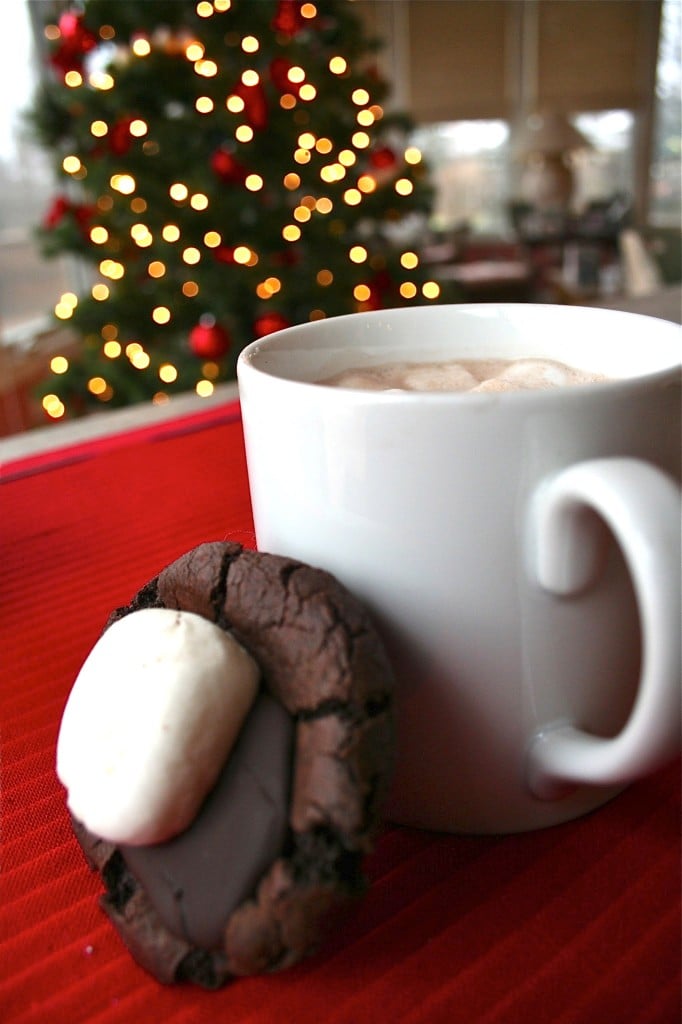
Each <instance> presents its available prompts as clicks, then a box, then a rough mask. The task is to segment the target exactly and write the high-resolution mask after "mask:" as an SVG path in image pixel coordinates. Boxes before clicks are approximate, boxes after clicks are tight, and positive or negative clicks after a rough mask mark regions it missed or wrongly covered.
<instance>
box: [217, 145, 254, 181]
mask: <svg viewBox="0 0 682 1024" xmlns="http://www.w3.org/2000/svg"><path fill="white" fill-rule="evenodd" d="M211 168H212V170H213V172H214V173H215V174H217V175H218V177H219V178H220V179H221V181H234V182H237V183H239V184H241V183H243V182H244V180H245V178H246V168H245V167H243V166H242V165H241V164H240V163H239V161H238V160H237V158H236V157H235V156H234V155H233V154H232V153H230V151H229V150H227V149H223V148H222V147H221V148H220V149H216V151H215V153H214V154H213V156H212V157H211Z"/></svg>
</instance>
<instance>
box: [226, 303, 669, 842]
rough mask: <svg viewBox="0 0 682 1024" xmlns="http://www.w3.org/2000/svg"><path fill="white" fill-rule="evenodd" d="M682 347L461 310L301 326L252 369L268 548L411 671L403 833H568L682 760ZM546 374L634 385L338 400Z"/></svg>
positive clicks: (651, 332)
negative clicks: (342, 591)
mask: <svg viewBox="0 0 682 1024" xmlns="http://www.w3.org/2000/svg"><path fill="white" fill-rule="evenodd" d="M680 340H681V338H680V330H679V328H678V327H677V326H676V325H674V324H672V323H668V322H665V321H662V320H657V319H654V318H650V317H643V316H638V315H634V314H628V313H620V312H615V311H611V310H599V309H588V308H580V307H561V306H541V305H536V306H533V305H521V304H519V305H492V304H490V305H489V304H479V305H456V306H447V305H442V306H430V307H416V308H407V309H393V310H385V311H377V312H371V313H358V314H352V315H350V316H343V317H337V318H330V319H328V320H322V321H318V322H316V323H310V324H305V325H301V326H298V327H291V328H288V329H286V330H283V331H280V332H278V333H276V334H272V335H270V336H268V337H266V338H265V339H262V340H260V341H257V342H254V343H253V344H251V345H250V346H248V347H247V348H246V349H245V350H244V352H243V353H242V355H241V357H240V359H239V365H238V377H239V388H240V397H241V404H242V413H243V422H244V435H245V440H246V451H247V460H248V472H249V481H250V490H251V497H252V505H253V514H254V522H255V530H256V539H257V544H258V547H259V548H260V549H261V550H266V551H271V552H275V553H279V554H284V555H289V556H292V557H295V558H298V559H301V560H303V561H305V562H308V563H310V564H313V565H316V566H321V567H323V568H325V569H327V570H329V571H330V572H332V573H334V574H335V575H336V576H337V577H338V579H339V580H341V581H342V582H343V583H344V584H345V585H346V586H347V587H348V588H349V589H350V590H352V591H353V592H354V593H355V594H356V595H357V596H358V597H359V598H360V599H361V600H363V601H364V602H365V604H366V606H367V607H368V609H369V610H370V612H371V613H372V614H373V615H374V617H375V620H376V622H377V625H378V626H379V628H380V630H381V632H382V633H383V636H384V638H385V641H386V645H387V649H388V652H389V655H390V657H391V658H392V661H393V664H394V668H395V671H396V680H397V693H396V720H397V764H396V770H395V778H394V781H393V786H392V791H391V795H390V798H389V801H388V805H387V808H386V815H387V817H388V818H389V819H391V820H393V821H396V822H400V823H403V824H407V825H414V826H420V827H424V828H432V829H441V830H448V831H458V832H459V831H461V832H478V833H490V832H514V831H522V830H526V829H531V828H539V827H543V826H547V825H552V824H555V823H558V822H561V821H565V820H568V819H570V818H573V817H576V816H578V815H580V814H584V813H586V812H587V811H589V810H591V809H593V808H595V807H597V806H598V805H599V804H601V803H603V802H604V801H606V800H607V799H609V798H610V797H612V796H613V795H615V793H617V792H618V791H619V790H621V789H622V788H623V787H624V786H625V785H626V784H628V783H629V782H631V781H632V780H634V779H636V778H638V777H640V776H642V775H644V774H646V773H648V772H651V771H653V770H655V769H656V768H657V767H659V766H661V765H662V764H663V763H665V762H666V761H667V760H668V759H670V758H672V757H674V756H675V754H676V753H677V751H678V750H679V730H680V719H679V707H680V679H679V672H680V491H679V480H680V405H681V395H680V380H681V378H680ZM529 356H531V357H532V356H538V357H548V358H552V359H557V360H561V361H563V362H566V363H569V364H571V365H573V366H576V367H580V368H582V369H586V370H590V371H595V372H597V373H600V374H605V375H606V376H607V377H609V378H614V379H612V380H609V381H607V382H605V383H592V384H587V385H582V386H578V387H562V388H557V389H553V390H547V391H523V392H515V393H506V394H461V393H459V394H458V393H437V392H421V393H415V392H390V391H384V392H381V391H362V390H357V389H353V388H343V387H341V388H330V387H328V386H325V385H322V384H320V383H318V382H319V381H320V380H321V379H323V378H326V377H328V376H330V375H331V374H333V373H335V372H338V371H339V370H342V369H346V368H349V367H356V366H359V365H363V366H367V365H373V364H381V363H386V362H390V361H393V360H412V361H424V360H431V359H433V360H441V359H452V358H487V357H497V358H505V359H514V358H519V357H529Z"/></svg>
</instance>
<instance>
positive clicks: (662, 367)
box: [237, 302, 682, 403]
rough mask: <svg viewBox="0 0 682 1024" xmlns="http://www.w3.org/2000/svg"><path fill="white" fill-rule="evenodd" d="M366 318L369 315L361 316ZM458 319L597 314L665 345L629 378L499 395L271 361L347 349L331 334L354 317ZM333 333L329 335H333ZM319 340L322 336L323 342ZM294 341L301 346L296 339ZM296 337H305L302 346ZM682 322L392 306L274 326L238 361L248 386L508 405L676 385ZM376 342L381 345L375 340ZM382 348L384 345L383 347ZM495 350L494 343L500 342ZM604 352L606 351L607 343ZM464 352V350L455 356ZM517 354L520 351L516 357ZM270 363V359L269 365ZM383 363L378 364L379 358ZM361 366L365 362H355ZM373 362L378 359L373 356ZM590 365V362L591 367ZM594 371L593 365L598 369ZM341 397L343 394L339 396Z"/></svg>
mask: <svg viewBox="0 0 682 1024" xmlns="http://www.w3.org/2000/svg"><path fill="white" fill-rule="evenodd" d="M360 317H362V321H360V320H359V318H360ZM432 317H433V318H436V317H439V318H441V319H442V318H443V317H446V318H452V319H453V320H456V319H460V318H462V319H467V320H469V321H470V322H472V320H476V321H481V320H485V318H491V317H492V318H493V319H494V320H495V321H496V322H497V323H501V322H504V321H506V322H507V323H508V324H510V325H511V326H512V328H514V327H515V326H518V323H519V322H523V321H524V320H528V321H529V323H534V324H535V325H536V326H537V324H538V323H540V322H541V321H542V319H543V318H547V317H549V318H551V319H556V320H557V323H559V322H561V323H562V325H564V324H565V322H566V320H567V319H572V320H574V321H576V323H580V322H582V323H583V324H584V323H585V321H587V320H592V321H595V322H596V323H598V322H599V321H600V320H601V321H602V323H603V324H608V325H610V327H611V328H614V327H616V326H617V325H618V323H620V324H627V325H629V327H630V329H632V328H633V327H635V326H638V327H641V328H642V329H646V330H647V331H648V332H651V331H653V332H656V334H657V337H658V338H659V339H660V340H661V344H660V345H659V347H658V349H653V347H652V345H651V343H650V340H649V339H647V342H648V344H647V353H648V352H652V351H653V354H654V355H656V353H657V354H658V357H657V358H655V359H654V358H652V362H653V364H654V365H652V366H651V367H650V368H649V369H645V370H638V371H635V372H626V373H625V374H623V375H622V376H609V375H608V374H607V375H606V376H607V379H606V380H604V381H595V382H589V383H585V384H571V385H570V386H569V387H558V388H549V389H527V390H519V391H509V392H505V393H503V394H499V393H498V394H491V393H477V394H472V393H469V392H461V391H427V390H423V391H417V390H415V391H407V390H403V391H401V390H395V391H389V390H384V391H381V390H374V389H365V388H358V387H348V386H346V385H344V386H342V387H332V386H330V385H328V384H326V383H324V382H323V378H320V377H314V378H306V377H305V376H301V374H300V370H299V372H298V373H295V372H294V373H286V372H283V371H282V368H281V367H276V366H273V365H267V360H268V357H269V356H271V355H272V354H273V353H283V354H285V355H286V354H287V353H290V354H292V355H294V354H297V355H299V356H300V355H301V354H302V353H306V352H316V353H318V354H323V353H325V351H327V352H329V351H334V352H338V351H340V350H341V349H342V348H343V346H342V345H337V346H329V340H330V336H332V335H334V334H336V333H338V332H343V330H344V329H345V328H346V327H347V326H348V325H349V324H350V323H351V321H352V324H353V330H355V329H356V328H357V326H358V325H359V324H360V323H362V326H363V327H365V328H366V331H367V332H368V333H371V332H374V331H376V329H377V328H380V327H383V328H385V329H386V330H391V328H392V327H393V326H395V325H396V324H402V325H403V326H404V324H405V323H406V322H409V320H411V319H415V320H416V321H417V322H419V321H421V320H427V319H429V318H432ZM325 338H326V340H325ZM318 339H319V340H318ZM292 342H293V344H292ZM296 342H299V343H298V344H296ZM681 342H682V326H681V325H678V324H676V323H675V322H674V321H670V320H663V319H661V318H659V317H653V316H650V315H647V314H642V313H634V312H630V311H626V310H618V309H604V308H601V307H592V306H560V305H557V304H554V303H485V302H483V303H440V304H436V305H433V306H400V307H391V308H388V309H382V310H370V311H365V312H362V313H345V314H341V315H339V316H334V317H328V318H326V319H324V320H316V321H310V322H305V323H300V324H294V325H291V326H289V327H286V328H282V329H281V330H279V331H275V332H272V333H271V334H268V335H265V336H264V337H263V338H258V339H255V340H254V341H252V342H250V343H249V344H248V345H246V346H245V348H244V349H242V351H241V353H240V354H239V357H238V360H237V377H238V380H239V382H240V384H241V383H242V382H243V381H244V379H245V378H246V377H247V376H251V375H256V377H258V378H263V379H269V380H271V381H272V382H273V384H274V383H275V382H277V384H278V385H287V386H291V387H296V388H304V389H305V390H306V391H308V390H309V389H311V390H314V391H317V392H324V393H325V394H326V396H327V400H333V399H332V397H331V396H332V395H337V396H338V395H340V396H343V397H345V398H346V399H348V396H350V395H354V396H356V398H357V397H358V396H360V397H363V398H364V399H365V400H370V399H371V400H373V401H377V400H379V401H383V402H385V401H408V402H409V401H429V402H433V401H447V402H452V401H453V400H457V401H461V400H465V401H466V402H468V403H471V402H472V401H476V400H478V401H481V400H485V401H495V402H497V401H500V400H504V401H505V403H506V402H508V401H514V402H518V401H521V400H535V401H537V400H538V399H541V398H546V397H548V396H552V395H554V396H555V395H556V394H557V392H559V393H561V394H563V395H565V394H566V393H567V392H569V393H570V394H576V393H577V394H584V393H585V392H586V391H587V392H589V393H590V394H592V393H602V392H603V391H604V390H607V391H613V390H614V389H618V390H620V389H622V388H623V387H626V388H628V389H629V388H630V387H632V386H633V385H634V386H640V385H642V384H643V383H646V384H652V383H656V382H658V381H659V380H660V381H663V382H666V383H668V382H669V381H674V379H675V377H676V376H677V375H680V374H681V373H682V345H681V344H680V343H681ZM508 343H509V342H508V341H507V344H508ZM375 344H376V343H375ZM358 347H359V346H358V345H357V343H355V342H354V344H353V345H350V346H348V351H350V352H352V351H354V350H357V349H358ZM376 347H377V353H379V349H380V347H383V344H382V346H379V345H377V346H376ZM493 348H494V346H493ZM602 351H603V349H602ZM439 358H442V356H440V357H439V356H438V355H430V356H429V355H424V358H423V359H417V360H415V361H420V362H421V361H423V362H428V361H437V360H438V359H439ZM455 358H456V356H455ZM461 358H463V359H467V358H491V359H494V358H500V359H505V358H510V354H509V352H504V351H499V352H494V351H486V352H485V353H481V354H478V355H477V354H476V353H475V352H465V353H463V354H462V355H461ZM512 358H513V357H512ZM520 358H547V359H551V358H555V359H561V361H563V362H566V363H567V364H568V365H573V366H580V365H581V364H580V360H578V359H576V358H575V357H573V361H572V360H571V354H570V353H564V354H563V355H559V354H553V355H549V354H548V353H546V352H542V353H541V352H538V353H537V355H536V356H533V355H531V354H530V353H526V354H525V355H524V356H522V357H520ZM380 361H381V362H384V363H386V362H389V361H396V362H397V361H400V356H399V355H397V354H396V351H395V349H394V352H393V353H392V355H391V357H390V358H389V359H386V357H385V356H384V357H383V359H381V360H376V362H380ZM264 362H265V365H263V363H264ZM375 364H376V363H375ZM351 365H352V364H347V366H346V367H343V368H348V369H350V368H351ZM355 365H357V363H356V364H355ZM367 365H372V363H371V361H370V362H368V363H367ZM582 368H583V369H587V368H588V367H585V366H583V367H582ZM591 368H592V369H593V367H591ZM337 400H338V399H337Z"/></svg>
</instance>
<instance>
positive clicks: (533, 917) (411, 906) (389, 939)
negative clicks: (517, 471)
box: [0, 404, 680, 1024]
mask: <svg viewBox="0 0 682 1024" xmlns="http://www.w3.org/2000/svg"><path fill="white" fill-rule="evenodd" d="M223 538H231V539H236V540H239V541H241V542H242V543H245V544H248V545H252V544H253V533H252V523H251V513H250V505H249V499H248V490H247V480H246V470H245V464H244V453H243V448H242V434H241V424H240V420H239V409H238V406H237V405H236V404H230V405H226V406H224V407H221V408H217V409H213V410H211V411H209V412H204V413H202V414H200V415H196V416H188V417H185V418H183V419H180V420H177V421H173V422H171V423H166V424H165V425H162V426H157V427H154V428H150V429H146V430H138V431H134V432H130V433H127V434H123V435H120V436H116V437H113V438H110V439H108V440H105V441H97V442H92V443H90V444H83V445H80V446H77V447H73V448H69V449H62V450H58V451H56V452H54V453H52V454H49V455H46V456H42V457H34V458H30V459H25V460H23V461H18V462H14V463H11V464H9V465H6V466H4V467H3V468H2V473H1V475H0V558H1V562H0V565H1V572H0V659H1V662H2V682H1V685H0V736H1V741H2V747H1V755H2V756H1V768H2V777H1V786H2V788H1V795H2V823H1V824H2V830H1V833H0V835H1V841H2V847H1V854H0V856H1V862H0V863H1V873H0V885H1V887H2V892H1V894H0V940H1V954H0V956H1V958H0V1020H2V1021H3V1022H4V1024H18V1022H26V1024H28V1022H29V1021H30V1022H36V1024H38V1022H40V1024H44V1022H50V1024H78V1022H80V1021H87V1022H88V1024H137V1022H138V1021H139V1022H145V1024H147V1022H151V1021H161V1020H162V1021H164V1022H166V1024H181V1022H182V1024H189V1022H196V1021H209V1020H210V1021H219V1022H228V1024H246V1022H248V1024H272V1022H277V1024H279V1022H290V1021H291V1022H295V1024H308V1022H310V1024H319V1022H321V1021H324V1022H335V1024H363V1022H368V1024H370V1022H371V1024H383V1022H384V1021H391V1022H393V1021H401V1022H405V1024H408V1022H409V1024H441V1022H442V1024H445V1022H447V1024H452V1022H455V1024H456V1022H460V1021H461V1022H466V1024H479V1022H493V1021H495V1022H504V1024H513V1022H519V1024H542V1022H547V1024H550V1022H551V1024H559V1022H563V1024H569V1022H570V1024H577V1022H583V1024H602V1022H604V1021H608V1022H610V1024H618V1022H623V1024H625V1022H627V1024H633V1022H642V1024H643V1022H649V1024H654V1022H657V1024H673V1022H674V1024H677V1022H678V1021H679V1019H680V839H679V817H680V816H679V810H680V789H679V766H678V765H674V766H672V767H671V768H669V769H667V770H666V771H664V772H661V773H659V774H658V775H656V776H654V777H652V778H651V779H648V780H646V781H644V782H641V783H639V784H637V785H634V786H632V787H631V788H630V789H629V790H627V791H626V792H625V793H623V794H621V796H619V797H618V798H617V799H616V800H614V801H613V802H611V803H610V804H609V805H608V806H606V807H604V808H602V809H601V810H600V811H598V812H596V813H595V814H593V815H591V816H589V817H586V818H583V819H582V820H580V821H577V822H573V823H571V824H568V825H562V826H560V827H557V828H553V829H549V830H546V831H543V832H537V833H532V834H527V835H519V836H508V837H499V838H498V837H486V838H467V837H461V836H446V835H437V834H430V833H423V832H419V831H416V830H410V829H401V828H394V827H390V826H387V827H386V828H385V830H384V832H383V833H382V835H381V836H380V838H379V841H378V844H377V848H376V851H375V852H374V854H373V855H372V856H371V857H370V858H369V861H368V864H367V872H368V876H369V879H370V883H371V884H370V888H369V892H368V894H367V896H366V898H365V899H364V900H363V901H362V902H361V904H360V905H359V906H358V909H357V912H356V914H355V915H354V917H353V918H352V920H351V921H350V923H349V924H348V925H347V927H346V928H345V930H344V931H343V933H340V934H338V935H336V936H335V937H334V938H333V940H332V941H331V942H330V943H329V944H328V945H327V946H326V947H325V948H324V949H323V950H322V951H321V952H320V953H319V954H318V955H317V956H316V957H315V958H314V959H312V960H310V961H308V962H307V963H305V964H303V965H301V966H299V967H296V968H294V969H292V970H290V971H289V972H285V973H283V974H279V975H273V976H270V977H266V978H254V979H244V980H240V981H238V982H235V983H234V984H232V985H231V986H229V987H227V988H226V989H224V990H222V991H220V992H218V993H206V992H203V991H200V990H196V989H190V988H163V987H162V986H160V985H157V984H156V982H154V981H153V980H151V979H150V978H149V977H147V975H145V974H144V973H143V972H142V971H141V970H140V969H139V968H138V967H136V965H135V964H134V963H133V962H132V961H131V960H130V958H129V957H128V955H127V953H126V952H125V950H124V949H123V947H122V946H121V943H120V941H119V939H118V937H117V935H116V934H115V933H114V931H113V930H112V929H111V927H110V926H109V924H108V921H107V920H106V918H105V917H104V915H103V914H102V912H101V911H100V910H99V908H98V905H97V897H98V893H99V891H100V884H99V881H98V879H97V878H96V877H94V876H93V875H91V874H90V872H89V870H88V869H87V867H86V866H85V863H84V861H83V858H82V856H81V854H80V850H79V848H78V847H77V845H76V842H75V840H74V839H73V837H72V835H71V832H70V827H69V824H68V820H67V815H66V812H65V808H64V799H63V793H62V790H61V787H60V785H59V783H58V782H57V779H56V777H55V773H54V748H55V739H56V735H57V730H58V726H59V720H60V715H61V711H62V708H63V705H64V702H65V699H66V696H67V694H68V691H69V689H70V686H71V684H72V682H73V679H74V677H75V674H76V672H77V670H78V668H79V667H80V664H81V662H82V660H83V659H84V657H85V655H86V654H87V652H88V650H89V649H90V647H91V645H92V644H93V643H94V641H95V640H96V638H97V636H98V635H99V632H100V630H101V627H102V625H103V623H104V621H105V619H106V617H107V615H108V613H109V611H110V609H111V608H113V607H114V606H116V605H118V604H121V603H125V602H126V601H127V600H128V599H129V597H130V596H131V594H132V593H133V592H134V591H135V590H137V588H138V587H139V586H140V585H141V583H143V582H144V581H146V580H147V579H148V578H150V577H151V576H153V575H155V574H156V572H157V571H158V570H159V569H160V568H161V567H162V566H163V565H165V564H166V563H168V562H169V561H171V560H172V559H174V558H175V557H177V556H178V555H179V554H181V553H182V552H183V551H184V550H186V549H187V548H190V547H192V546H194V545H195V544H197V543H199V542H200V541H203V540H207V539H223Z"/></svg>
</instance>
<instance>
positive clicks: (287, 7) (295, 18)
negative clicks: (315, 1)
mask: <svg viewBox="0 0 682 1024" xmlns="http://www.w3.org/2000/svg"><path fill="white" fill-rule="evenodd" d="M305 21H306V19H305V18H304V17H303V15H302V14H301V0H279V3H278V4H277V11H276V12H275V16H274V18H273V19H272V22H271V25H272V28H273V29H274V31H275V32H279V33H280V34H281V35H283V36H289V38H291V37H292V36H295V35H296V34H297V33H298V32H300V31H301V29H302V28H303V26H304V25H305Z"/></svg>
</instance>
